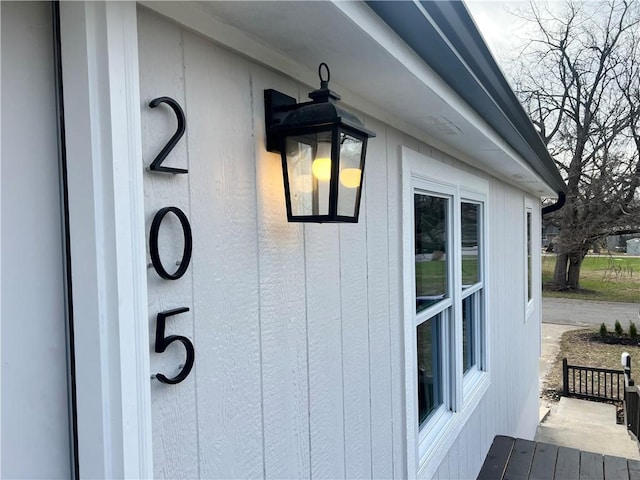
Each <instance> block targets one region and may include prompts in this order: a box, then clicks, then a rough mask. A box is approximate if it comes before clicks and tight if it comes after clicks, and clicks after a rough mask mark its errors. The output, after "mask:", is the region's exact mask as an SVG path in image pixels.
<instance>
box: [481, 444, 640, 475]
mask: <svg viewBox="0 0 640 480" xmlns="http://www.w3.org/2000/svg"><path fill="white" fill-rule="evenodd" d="M602 440H603V441H606V439H604V438H603V439H602ZM503 479H504V480H507V479H508V480H530V479H531V480H533V479H535V480H574V479H575V480H640V462H638V461H636V460H629V459H626V458H621V457H613V456H610V455H601V454H598V453H590V452H582V451H580V450H576V449H575V448H567V447H559V446H558V445H551V444H548V443H539V442H532V441H530V440H521V439H515V438H511V437H505V436H497V437H496V438H495V439H494V440H493V444H492V445H491V448H490V449H489V453H488V454H487V458H486V459H485V461H484V464H483V466H482V469H481V470H480V474H479V475H478V480H503Z"/></svg>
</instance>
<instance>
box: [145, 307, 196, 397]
mask: <svg viewBox="0 0 640 480" xmlns="http://www.w3.org/2000/svg"><path fill="white" fill-rule="evenodd" d="M188 311H189V309H188V308H187V307H180V308H174V309H173V310H165V311H164V312H160V313H158V316H157V320H156V322H157V323H156V345H155V350H156V353H162V352H164V351H165V350H166V349H167V347H168V346H169V345H171V344H172V343H173V342H180V343H182V345H184V349H185V350H186V351H187V360H186V361H185V362H184V367H182V370H180V373H178V375H176V376H175V377H173V378H168V377H166V376H165V375H163V374H161V373H157V374H156V378H157V379H158V381H159V382H161V383H168V384H170V385H175V384H176V383H180V382H182V381H183V380H184V379H185V378H187V377H188V376H189V373H191V369H192V368H193V363H194V361H195V358H196V353H195V350H194V348H193V343H191V340H189V339H188V338H187V337H183V336H182V335H169V336H168V337H165V336H164V330H165V326H166V320H167V317H171V316H173V315H178V314H180V313H184V312H188Z"/></svg>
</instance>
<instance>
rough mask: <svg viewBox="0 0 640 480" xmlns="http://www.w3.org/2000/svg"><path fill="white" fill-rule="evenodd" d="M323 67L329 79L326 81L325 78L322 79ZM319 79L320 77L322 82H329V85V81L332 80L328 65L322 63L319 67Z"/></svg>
mask: <svg viewBox="0 0 640 480" xmlns="http://www.w3.org/2000/svg"><path fill="white" fill-rule="evenodd" d="M322 67H324V68H325V70H326V71H327V79H326V80H325V79H324V78H322ZM318 77H320V82H327V83H329V80H330V79H331V72H330V71H329V65H327V64H326V63H324V62H322V63H321V64H320V65H319V66H318Z"/></svg>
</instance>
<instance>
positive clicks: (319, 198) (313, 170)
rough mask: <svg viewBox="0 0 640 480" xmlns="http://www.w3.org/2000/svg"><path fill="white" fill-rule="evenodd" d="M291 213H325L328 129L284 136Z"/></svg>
mask: <svg viewBox="0 0 640 480" xmlns="http://www.w3.org/2000/svg"><path fill="white" fill-rule="evenodd" d="M285 148H286V152H287V173H288V182H289V195H290V202H291V214H292V215H293V216H308V215H328V214H329V187H330V179H331V132H315V133H309V134H305V135H295V136H291V137H287V139H286V147H285Z"/></svg>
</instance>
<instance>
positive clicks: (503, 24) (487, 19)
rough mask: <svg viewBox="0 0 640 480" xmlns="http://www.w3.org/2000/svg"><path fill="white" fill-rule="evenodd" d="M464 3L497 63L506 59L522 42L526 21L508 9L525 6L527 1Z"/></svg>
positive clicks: (474, 1)
mask: <svg viewBox="0 0 640 480" xmlns="http://www.w3.org/2000/svg"><path fill="white" fill-rule="evenodd" d="M465 5H466V6H467V9H468V10H469V12H471V15H472V16H473V19H474V21H475V22H476V25H477V26H478V28H479V30H480V32H481V33H482V36H483V37H484V40H485V42H486V43H487V45H488V46H489V49H490V50H491V53H492V54H493V56H494V57H495V58H496V60H498V63H499V64H501V63H502V62H504V61H506V60H508V58H509V56H510V55H512V54H513V52H514V51H516V50H517V47H518V46H519V45H522V43H523V42H524V34H525V33H526V29H527V27H526V23H525V22H524V21H522V20H519V19H518V18H517V17H516V16H514V15H513V14H511V13H509V11H517V10H518V9H520V8H526V7H527V6H528V5H529V2H528V1H520V0H512V1H494V0H466V1H465Z"/></svg>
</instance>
